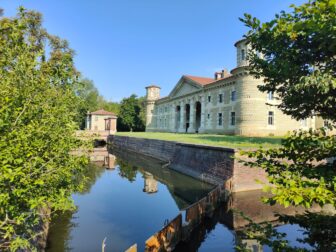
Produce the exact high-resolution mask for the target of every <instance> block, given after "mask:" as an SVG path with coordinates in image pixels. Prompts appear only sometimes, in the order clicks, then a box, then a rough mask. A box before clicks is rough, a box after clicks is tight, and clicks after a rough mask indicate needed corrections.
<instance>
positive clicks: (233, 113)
mask: <svg viewBox="0 0 336 252" xmlns="http://www.w3.org/2000/svg"><path fill="white" fill-rule="evenodd" d="M231 125H236V112H231Z"/></svg>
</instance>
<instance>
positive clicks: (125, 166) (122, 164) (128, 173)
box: [118, 159, 138, 182]
mask: <svg viewBox="0 0 336 252" xmlns="http://www.w3.org/2000/svg"><path fill="white" fill-rule="evenodd" d="M118 165H119V175H120V176H121V177H122V178H126V179H127V180H128V181H129V182H133V181H135V178H136V175H137V172H138V168H137V167H136V166H133V165H132V164H130V163H128V162H126V161H123V160H122V159H118Z"/></svg>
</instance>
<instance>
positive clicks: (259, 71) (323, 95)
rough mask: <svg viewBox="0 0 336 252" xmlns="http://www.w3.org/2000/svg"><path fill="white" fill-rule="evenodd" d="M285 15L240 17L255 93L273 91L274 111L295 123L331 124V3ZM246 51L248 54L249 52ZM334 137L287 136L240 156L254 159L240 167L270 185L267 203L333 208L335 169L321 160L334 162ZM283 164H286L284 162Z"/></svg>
mask: <svg viewBox="0 0 336 252" xmlns="http://www.w3.org/2000/svg"><path fill="white" fill-rule="evenodd" d="M292 7H293V11H292V12H291V13H285V12H281V14H280V15H276V17H275V19H274V20H272V21H270V22H267V23H264V24H260V21H259V20H258V19H256V18H252V17H251V16H250V15H248V14H246V15H245V19H244V20H243V22H244V23H245V24H246V25H247V26H248V27H250V28H251V30H250V32H249V33H248V35H247V38H248V40H249V42H250V44H251V47H252V49H253V50H254V51H255V50H257V51H259V52H260V53H261V54H262V55H263V56H264V57H258V54H256V53H251V54H250V62H251V71H252V73H253V74H254V75H255V76H256V77H261V76H262V77H264V78H265V79H264V81H265V85H263V86H260V87H259V89H260V90H261V91H276V92H277V93H278V94H279V97H280V98H281V104H280V106H279V108H280V109H281V110H282V111H284V112H285V113H287V114H289V115H291V116H293V117H294V118H296V119H304V118H306V117H308V116H313V115H316V116H321V117H322V118H323V119H328V120H329V121H330V122H331V124H333V123H335V121H336V116H335V112H334V110H335V107H336V82H335V74H336V72H335V70H336V69H335V66H336V65H335V61H334V60H333V58H334V57H335V56H336V35H335V34H336V33H335V29H336V28H335V27H336V26H335V22H336V18H335V17H336V16H335V15H336V9H335V8H336V1H332V0H316V1H309V2H308V3H306V4H303V5H302V6H299V7H295V6H292ZM253 50H252V51H253ZM335 151H336V141H335V137H334V136H332V135H331V134H327V133H326V130H325V129H320V130H317V131H314V130H310V131H308V132H302V131H297V132H294V133H293V134H292V135H289V136H288V137H287V138H286V139H285V140H284V141H283V143H282V147H281V148H280V149H273V150H267V151H265V150H263V149H260V150H258V151H255V152H250V153H246V152H245V153H244V154H248V155H249V156H250V157H254V158H256V162H255V163H252V162H246V164H248V165H251V166H261V167H263V168H264V169H266V171H267V172H268V174H269V180H270V182H271V183H272V184H273V185H275V188H273V189H269V190H271V191H272V192H273V193H274V194H275V196H274V197H272V199H271V200H269V202H274V201H277V202H279V203H281V204H284V205H285V206H288V205H289V204H294V205H304V206H306V207H309V206H311V204H312V203H313V202H317V203H319V204H321V205H323V204H326V203H332V204H333V205H335V189H336V187H335V185H336V178H335V169H334V166H333V165H332V164H323V163H321V162H322V160H325V159H326V158H332V157H334V156H335ZM285 160H287V161H285Z"/></svg>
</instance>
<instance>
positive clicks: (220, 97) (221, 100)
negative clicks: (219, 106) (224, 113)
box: [218, 94, 223, 103]
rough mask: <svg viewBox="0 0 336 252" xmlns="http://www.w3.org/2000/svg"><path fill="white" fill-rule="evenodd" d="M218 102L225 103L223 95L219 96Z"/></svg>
mask: <svg viewBox="0 0 336 252" xmlns="http://www.w3.org/2000/svg"><path fill="white" fill-rule="evenodd" d="M218 102H219V103H222V102H223V94H219V95H218Z"/></svg>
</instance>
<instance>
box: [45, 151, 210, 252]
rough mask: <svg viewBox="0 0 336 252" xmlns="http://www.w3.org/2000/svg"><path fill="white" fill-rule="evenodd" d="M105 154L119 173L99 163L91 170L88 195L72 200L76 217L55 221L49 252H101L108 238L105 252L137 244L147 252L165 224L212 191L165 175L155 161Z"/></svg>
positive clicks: (180, 177) (185, 178)
mask: <svg viewBox="0 0 336 252" xmlns="http://www.w3.org/2000/svg"><path fill="white" fill-rule="evenodd" d="M100 154H101V155H102V157H104V155H106V157H107V158H108V162H105V163H109V165H110V166H111V168H114V169H105V168H103V167H102V166H101V165H99V164H100V162H96V163H97V164H96V165H91V167H90V169H91V170H90V171H91V172H90V174H89V175H90V181H89V185H88V188H87V190H86V191H85V192H84V193H82V194H75V195H73V199H74V202H75V204H76V206H77V211H76V212H75V213H66V214H63V215H61V216H59V217H57V218H54V219H53V221H52V225H51V229H50V235H49V239H48V249H47V251H50V252H51V251H53V252H62V251H81V252H85V251H101V244H102V241H103V239H104V238H105V237H106V250H105V251H124V250H125V249H127V248H128V247H129V246H131V245H132V244H134V243H138V249H139V251H143V250H144V242H145V241H146V240H147V239H148V238H149V237H150V236H151V235H152V234H154V233H155V232H157V231H158V230H160V229H161V228H162V227H163V225H164V222H165V220H167V219H172V218H174V217H175V216H176V215H177V214H178V212H179V210H181V209H183V208H185V207H187V206H188V205H190V204H192V203H194V202H196V201H197V200H199V199H201V198H202V197H204V196H205V195H206V194H207V193H208V192H209V191H210V190H211V189H212V188H213V186H212V185H209V184H206V183H202V182H199V181H197V180H195V179H193V178H190V177H188V176H185V175H183V174H180V173H177V172H174V171H172V170H169V169H162V165H163V164H162V163H160V162H158V161H155V160H150V159H148V158H143V157H140V156H134V155H132V154H129V155H128V154H126V155H125V154H122V153H121V154H119V156H117V157H116V158H115V156H114V155H108V154H104V153H100ZM97 155H98V154H97ZM96 159H97V160H99V159H100V156H96Z"/></svg>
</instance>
